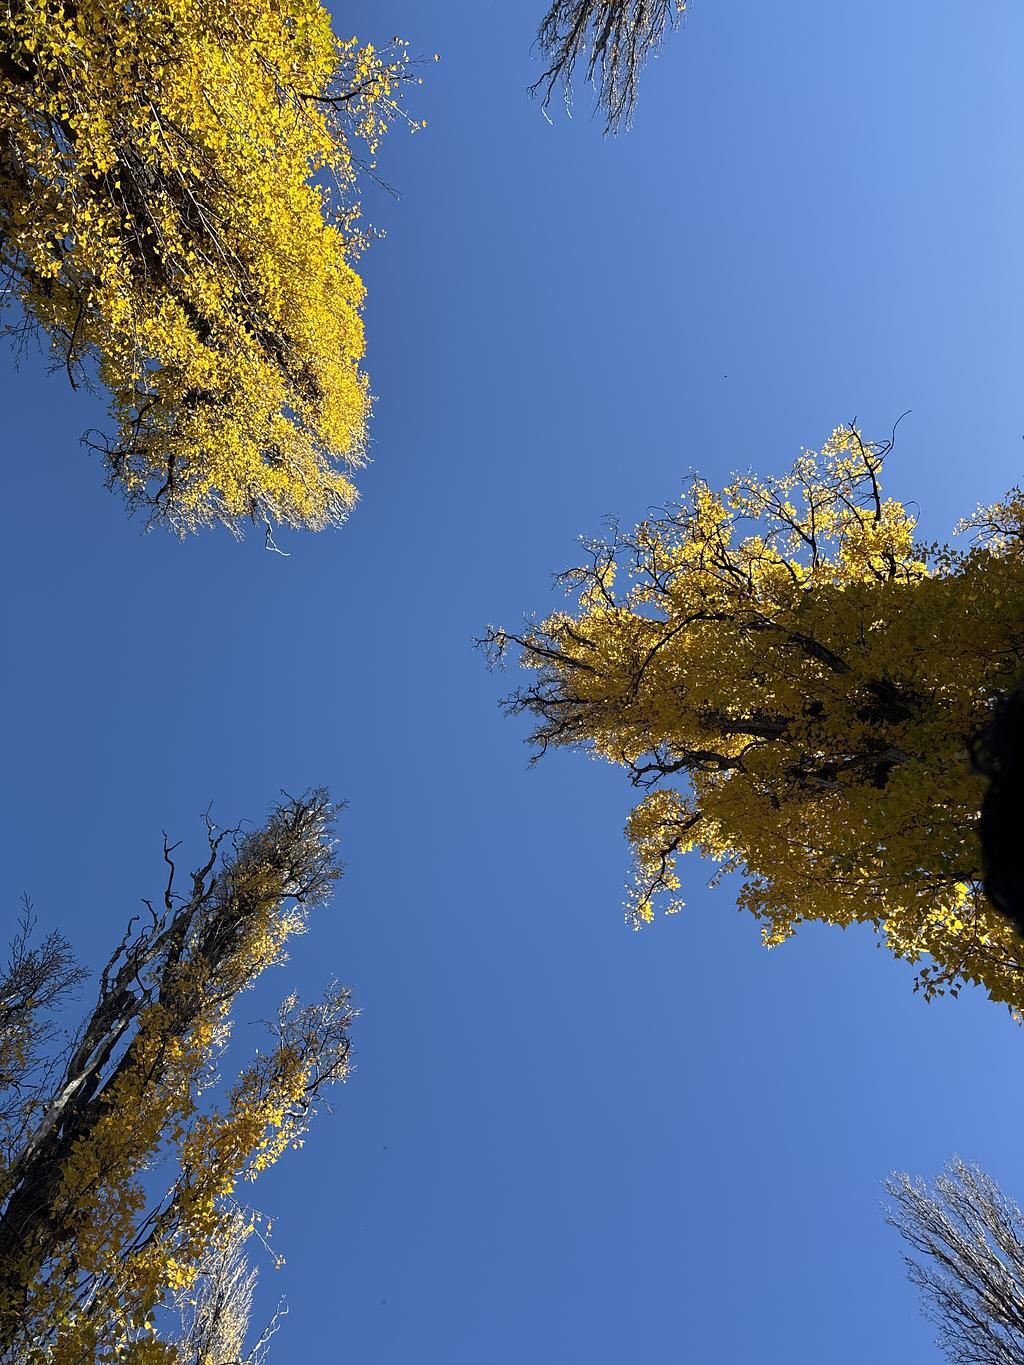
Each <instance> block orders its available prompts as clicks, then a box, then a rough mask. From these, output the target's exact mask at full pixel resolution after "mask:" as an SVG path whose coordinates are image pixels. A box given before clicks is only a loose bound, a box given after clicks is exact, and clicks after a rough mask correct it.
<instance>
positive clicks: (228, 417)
mask: <svg viewBox="0 0 1024 1365" xmlns="http://www.w3.org/2000/svg"><path fill="white" fill-rule="evenodd" d="M408 79H409V71H408V60H407V53H406V49H405V47H404V45H403V44H401V43H400V42H398V41H397V40H396V41H395V42H393V43H392V44H391V45H389V46H388V47H387V48H386V49H383V50H381V51H378V50H376V49H375V48H374V47H373V46H372V45H371V44H365V45H360V44H359V43H358V42H357V40H356V39H354V38H353V39H346V40H340V39H338V38H337V37H336V36H335V35H334V33H333V31H332V29H331V23H330V18H329V15H328V14H327V11H326V10H325V9H324V8H323V7H322V6H321V5H320V4H319V3H317V0H273V3H269V0H237V2H236V3H232V4H230V5H223V4H219V3H217V2H216V0H153V3H150V4H146V5H133V4H127V3H123V0H33V2H32V3H29V2H28V0H8V3H7V6H6V10H5V12H4V16H3V23H2V25H0V299H5V300H6V302H7V303H8V304H10V305H11V306H12V307H14V308H15V309H16V315H15V316H16V320H15V321H14V322H13V323H11V325H10V330H13V331H15V332H16V333H24V332H26V331H31V330H33V329H35V328H39V329H42V331H43V332H44V333H45V334H47V335H48V336H49V338H50V340H51V342H52V347H53V354H54V357H55V364H56V365H57V366H59V367H62V368H64V369H65V370H66V371H67V374H68V377H69V378H70V380H71V382H72V384H74V385H77V384H78V383H79V382H80V380H82V379H87V380H88V379H98V380H99V381H100V383H101V384H102V385H103V387H104V388H105V389H106V390H107V391H108V392H109V395H110V411H111V418H112V430H110V431H107V432H105V433H90V434H89V435H88V436H87V437H86V442H87V444H90V445H91V446H92V447H93V448H94V449H95V450H98V451H100V452H101V453H102V456H103V458H104V460H105V463H106V468H107V472H108V477H109V481H110V484H111V485H112V486H114V487H116V488H118V489H120V490H121V491H122V492H123V493H124V494H125V495H126V497H127V500H128V504H129V506H130V507H131V508H133V509H134V508H142V509H144V510H145V511H146V512H147V513H148V515H149V516H150V517H151V518H152V519H154V520H159V521H163V522H165V523H168V524H170V525H171V526H172V527H173V528H174V529H175V530H177V531H178V532H179V533H183V532H186V531H190V530H193V529H195V528H196V527H198V526H202V525H210V524H214V523H218V522H219V523H224V524H226V525H228V526H229V527H231V528H232V529H234V530H236V531H237V530H238V529H239V527H240V526H241V525H242V523H243V521H244V519H245V518H253V519H255V520H257V521H259V522H261V523H263V524H265V525H266V526H267V529H268V533H269V530H270V527H271V524H272V523H273V522H283V523H287V524H289V525H293V526H306V527H311V528H314V529H316V528H320V527H323V526H325V525H328V524H332V523H337V522H339V521H341V520H342V519H343V518H344V516H345V514H346V513H347V511H348V509H349V508H350V506H351V504H352V502H353V499H354V496H355V494H354V489H353V485H352V482H351V479H350V477H349V475H350V472H351V470H352V468H353V467H355V466H358V465H359V464H360V463H361V461H362V460H363V459H364V455H365V427H366V418H367V408H368V401H369V399H368V392H367V381H366V377H365V375H364V374H363V373H362V371H361V369H360V362H361V359H362V356H363V350H364V346H363V326H362V319H361V309H362V303H363V285H362V282H361V280H360V278H359V275H358V274H357V273H356V270H355V268H354V265H353V259H354V256H355V254H356V252H357V250H358V248H359V246H360V243H361V236H360V232H359V229H358V227H357V222H356V213H357V206H356V202H355V196H354V191H355V182H356V177H357V172H358V171H359V169H360V167H361V166H363V167H369V166H370V165H371V164H372V158H373V155H374V151H375V148H376V146H377V142H378V139H379V137H380V134H381V132H382V131H383V130H384V128H385V127H386V125H387V124H388V122H389V121H390V120H391V119H393V118H395V117H396V116H398V115H400V112H401V111H400V108H399V103H398V101H399V96H400V93H401V87H402V85H403V83H404V82H405V81H407V80H408Z"/></svg>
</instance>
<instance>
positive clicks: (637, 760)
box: [491, 428, 1024, 1011]
mask: <svg viewBox="0 0 1024 1365" xmlns="http://www.w3.org/2000/svg"><path fill="white" fill-rule="evenodd" d="M889 448H890V447H889V445H888V444H887V445H885V446H876V445H871V444H869V443H867V442H865V441H864V440H863V439H862V438H861V436H860V434H859V433H858V432H857V431H856V430H854V429H847V428H840V429H837V430H836V431H835V432H833V434H832V436H831V437H830V439H829V440H828V442H827V443H826V444H825V446H824V447H823V449H822V450H821V452H820V453H814V452H804V453H803V454H802V455H801V456H800V458H799V459H798V460H797V462H796V464H795V465H794V467H793V470H792V471H791V473H790V474H789V475H787V476H786V477H784V478H781V479H778V478H775V479H773V478H769V479H758V478H755V477H752V476H744V477H738V478H736V479H734V480H733V482H732V483H730V484H729V485H728V487H726V488H725V489H723V490H722V491H720V492H717V491H715V490H713V489H711V488H710V487H709V486H708V485H707V484H706V483H704V482H703V481H702V480H699V479H697V480H694V481H693V483H692V485H691V487H690V488H689V490H688V492H687V495H686V497H685V499H684V500H683V501H682V502H681V503H679V504H678V505H676V506H674V507H673V508H671V509H670V510H669V511H668V512H667V513H666V515H665V516H664V517H663V518H661V519H659V520H657V521H649V522H644V523H643V524H641V525H640V526H639V527H637V528H636V529H635V531H633V532H632V533H630V534H626V535H620V536H618V537H617V538H616V540H615V541H614V543H612V544H604V543H594V544H591V545H589V547H588V548H589V551H590V562H589V563H588V564H586V565H585V566H584V567H582V568H580V569H577V570H573V571H571V572H570V573H568V574H566V575H565V576H564V581H565V583H566V585H567V587H568V588H569V590H570V591H571V592H572V593H573V594H575V596H576V602H577V609H576V610H575V611H574V612H567V611H566V612H557V613H555V614H554V615H552V616H550V617H549V618H548V619H547V620H545V621H543V622H542V623H541V624H540V625H538V626H536V627H533V628H530V629H527V630H526V631H525V632H524V633H523V634H521V635H512V634H509V633H507V632H502V631H494V632H492V634H491V642H492V644H493V645H495V646H496V647H497V648H498V650H499V652H500V651H501V650H503V649H504V648H505V647H506V646H507V645H509V644H513V645H515V646H518V647H519V649H520V651H521V661H522V663H523V664H525V665H526V666H527V667H528V668H531V669H534V670H536V671H537V680H536V682H535V683H534V684H533V685H531V686H529V687H526V688H523V689H522V690H520V691H519V692H518V693H517V694H516V695H515V696H514V697H513V698H512V699H511V702H510V707H511V709H512V710H513V711H514V712H521V711H525V712H528V713H530V714H532V715H533V716H534V717H536V718H537V720H538V724H537V728H536V730H535V732H534V739H535V741H536V742H537V743H538V744H539V745H540V748H541V751H543V749H544V748H546V747H547V746H548V745H569V746H574V745H575V746H584V747H587V748H589V749H590V750H591V751H593V752H595V753H596V754H598V755H599V756H601V757H602V758H605V759H607V760H608V761H610V762H612V763H616V764H620V765H622V766H624V767H625V768H627V769H628V771H629V772H630V774H631V777H632V779H633V782H634V784H635V785H636V786H637V787H639V788H640V789H641V790H646V791H647V792H648V794H647V795H646V796H645V797H644V798H643V800H642V801H641V802H640V804H639V806H638V807H637V808H636V810H635V811H634V812H633V814H632V815H631V817H630V820H629V824H628V827H627V833H628V836H629V839H630V841H631V843H632V845H633V849H634V852H635V857H636V880H635V885H634V888H633V890H632V892H631V893H630V898H629V906H628V908H629V915H630V918H631V919H632V921H633V923H634V924H636V925H639V924H641V923H643V922H645V921H649V920H650V919H651V918H652V917H653V913H654V905H655V903H656V902H657V900H658V898H659V897H662V896H665V897H667V900H668V905H669V908H670V909H673V908H677V907H678V905H679V904H681V902H680V901H678V899H677V898H676V892H677V891H678V889H679V887H680V879H679V874H678V869H677V863H678V859H679V858H680V856H681V855H683V854H685V853H688V852H691V851H693V852H696V853H699V854H703V855H704V856H706V857H709V858H711V859H713V860H715V861H716V862H717V864H718V866H719V869H720V870H722V871H728V870H734V869H735V870H739V871H741V872H742V874H743V883H742V889H741V891H740V896H739V902H740V905H741V906H743V907H744V908H746V909H748V910H750V911H751V912H752V913H753V914H754V915H755V916H757V918H758V919H759V920H760V921H761V924H762V932H763V936H764V939H765V942H766V943H768V944H769V945H771V944H776V943H780V942H782V941H783V940H784V939H785V938H787V937H788V936H789V935H790V934H791V933H792V932H793V931H794V930H795V928H796V927H797V926H798V925H799V924H800V923H801V922H802V921H805V920H818V921H824V922H826V923H830V924H839V925H848V924H852V923H854V922H866V923H868V924H870V925H873V926H874V927H875V929H876V930H879V931H880V932H882V933H883V934H884V938H885V941H886V943H887V944H888V946H889V948H890V949H891V951H892V952H893V953H894V954H896V955H897V956H899V957H902V958H906V959H908V960H910V961H911V962H915V963H916V962H918V961H919V959H921V958H922V957H925V956H927V957H928V958H929V959H930V961H929V962H928V963H927V964H925V965H923V966H922V967H921V968H920V970H919V976H918V983H919V985H920V986H921V987H922V988H923V989H924V991H925V993H926V994H927V995H929V996H930V995H933V994H936V993H941V992H942V991H944V990H951V991H952V992H953V993H955V992H956V990H957V989H958V988H959V985H960V984H961V983H962V982H964V981H972V982H978V983H980V984H982V985H983V986H984V987H985V988H986V989H987V990H988V992H989V994H990V995H991V996H992V998H994V999H996V1000H1000V1001H1004V1002H1006V1003H1007V1004H1008V1005H1010V1006H1011V1007H1012V1008H1013V1009H1014V1010H1016V1011H1020V1010H1024V973H1022V970H1021V966H1022V964H1021V955H1022V945H1021V943H1020V941H1019V940H1018V938H1017V937H1016V935H1015V933H1014V932H1013V930H1012V929H1011V928H1010V927H1009V925H1008V924H1007V923H1006V922H1005V921H1004V920H1003V919H1002V918H1001V917H1000V916H999V915H998V914H997V913H996V912H995V911H994V910H992V909H991V908H990V907H989V905H988V903H987V902H986V901H985V899H984V897H983V895H982V892H981V885H980V877H981V858H980V847H979V844H978V838H977V834H976V823H977V817H978V812H979V806H980V801H981V794H982V781H981V779H980V777H979V776H978V775H977V774H976V773H975V772H974V771H973V769H972V766H971V761H970V754H969V744H970V739H971V736H973V735H975V734H977V733H978V731H979V730H980V729H981V728H982V727H983V726H984V725H985V723H986V721H987V719H988V717H989V714H990V708H991V705H992V702H993V699H994V698H996V697H998V696H999V695H1001V694H1002V693H1004V692H1005V691H1007V690H1008V689H1009V688H1010V687H1012V686H1013V685H1014V684H1015V683H1016V682H1017V681H1018V678H1019V674H1020V672H1021V664H1022V659H1024V559H1022V556H1021V553H1020V544H1021V539H1020V527H1021V512H1022V509H1024V500H1022V498H1021V495H1020V493H1019V491H1017V490H1015V491H1014V493H1013V494H1011V495H1010V498H1009V499H1008V500H1007V501H1006V502H1005V503H1004V504H1001V505H1000V506H999V507H997V508H993V509H990V511H988V512H984V511H982V512H980V513H979V514H978V515H977V516H976V517H975V518H973V519H972V521H971V522H970V523H969V525H970V526H972V527H974V528H975V529H976V530H978V532H979V533H980V534H979V538H977V539H976V543H975V544H974V545H973V546H971V547H970V548H968V549H966V550H956V549H953V548H950V547H948V546H928V547H926V546H922V545H920V544H918V543H917V542H916V540H915V522H914V517H913V515H912V514H911V512H910V511H909V509H908V508H907V507H905V506H903V505H902V504H900V503H899V502H897V501H894V500H892V499H887V498H885V497H884V496H883V494H882V490H881V487H880V482H879V478H880V472H881V468H882V463H883V460H884V457H885V455H886V453H887V452H888V449H889ZM616 573H617V574H618V577H619V578H620V579H628V582H627V584H626V586H625V587H624V588H623V589H622V590H621V591H619V592H616V591H615V589H614V583H615V581H616ZM673 779H676V780H683V781H684V783H685V785H684V787H683V788H682V790H679V789H677V787H676V786H675V785H674V783H673ZM666 784H667V785H666Z"/></svg>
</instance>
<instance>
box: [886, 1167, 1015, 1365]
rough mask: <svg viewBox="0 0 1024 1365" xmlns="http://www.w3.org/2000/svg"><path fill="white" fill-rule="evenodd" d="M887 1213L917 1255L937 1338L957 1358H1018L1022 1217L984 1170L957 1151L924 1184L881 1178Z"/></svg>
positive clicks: (961, 1362) (998, 1362) (997, 1363)
mask: <svg viewBox="0 0 1024 1365" xmlns="http://www.w3.org/2000/svg"><path fill="white" fill-rule="evenodd" d="M886 1191H887V1193H888V1194H889V1195H890V1197H891V1198H892V1200H893V1203H892V1205H891V1207H890V1208H889V1210H888V1212H887V1217H886V1221H887V1222H889V1223H891V1224H892V1226H893V1227H895V1228H896V1229H897V1230H898V1231H899V1233H900V1235H901V1236H902V1237H903V1238H904V1240H905V1241H906V1242H907V1243H908V1244H909V1245H910V1247H911V1248H912V1250H913V1252H915V1253H916V1254H915V1255H908V1256H907V1257H906V1258H905V1260H906V1264H907V1271H908V1273H909V1276H910V1279H911V1280H912V1281H913V1283H914V1284H916V1285H917V1286H918V1288H919V1289H920V1290H921V1297H922V1305H923V1308H924V1312H925V1314H926V1315H927V1316H928V1317H929V1318H930V1319H931V1320H932V1321H933V1322H934V1323H935V1324H936V1325H937V1326H938V1328H939V1336H938V1339H937V1343H936V1344H937V1345H938V1346H939V1347H940V1348H941V1350H942V1351H943V1352H944V1354H945V1356H946V1358H947V1359H948V1360H951V1361H954V1362H956V1365H1024V1217H1022V1215H1021V1211H1020V1209H1019V1208H1018V1207H1017V1206H1016V1204H1014V1203H1013V1201H1012V1200H1011V1199H1009V1198H1007V1196H1006V1195H1005V1194H1004V1193H1003V1192H1002V1190H1001V1189H1000V1188H999V1186H998V1185H997V1184H996V1182H995V1181H994V1180H993V1179H992V1177H991V1176H990V1175H987V1174H986V1173H985V1172H984V1171H983V1170H981V1169H980V1168H979V1167H977V1166H970V1165H968V1164H967V1163H966V1162H963V1161H961V1160H960V1159H959V1158H958V1157H955V1158H954V1159H953V1160H952V1161H950V1162H949V1163H948V1164H947V1166H946V1169H945V1170H944V1171H943V1173H942V1174H941V1175H940V1176H939V1177H938V1178H937V1179H936V1180H935V1181H934V1183H933V1184H932V1185H931V1186H929V1185H928V1184H927V1183H926V1182H925V1181H923V1180H912V1179H911V1177H910V1176H909V1175H906V1174H894V1175H892V1176H891V1177H890V1178H889V1180H888V1181H886Z"/></svg>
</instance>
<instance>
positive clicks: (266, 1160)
mask: <svg viewBox="0 0 1024 1365" xmlns="http://www.w3.org/2000/svg"><path fill="white" fill-rule="evenodd" d="M334 814H335V811H334V807H333V806H332V805H331V803H330V801H329V799H328V797H327V795H326V793H324V792H322V791H314V792H311V793H309V794H308V795H306V796H304V797H302V798H299V799H295V800H293V799H290V798H289V799H286V800H284V801H282V802H281V803H280V804H279V805H277V806H276V807H275V808H274V809H273V811H272V812H271V814H270V817H269V819H268V820H267V822H266V823H265V824H264V825H263V827H262V828H259V829H255V830H253V831H251V832H249V833H246V834H240V833H239V832H238V831H237V830H221V829H218V828H217V827H216V826H214V825H213V824H212V822H211V821H210V820H209V819H207V833H208V851H207V855H206V857H205V861H204V862H203V864H202V866H201V867H199V868H198V869H197V870H196V871H195V872H193V873H192V875H191V877H190V878H189V879H188V885H187V886H186V887H184V888H182V889H181V890H180V891H179V887H178V879H177V877H176V869H175V860H174V846H171V845H169V844H167V842H166V840H165V842H164V858H165V860H166V864H167V876H166V883H165V887H164V892H163V896H162V900H161V901H160V902H159V903H157V904H153V903H151V902H149V901H145V902H144V904H145V907H146V908H145V912H144V914H142V915H141V916H135V917H134V918H133V919H132V920H131V922H130V923H129V925H128V928H127V930H126V931H125V934H124V937H123V938H122V940H121V942H120V943H119V944H118V945H117V946H116V948H115V949H114V951H113V953H112V955H111V957H110V959H109V961H108V962H107V965H106V966H105V968H104V969H103V972H102V974H101V977H100V982H99V991H98V997H97V1000H96V1003H95V1005H94V1007H93V1008H92V1010H91V1012H89V1013H88V1014H87V1015H86V1017H85V1019H84V1020H83V1021H82V1023H81V1025H80V1026H79V1028H78V1029H77V1030H76V1031H75V1032H74V1034H73V1035H72V1038H71V1041H70V1043H66V1042H65V1040H64V1039H63V1038H62V1037H61V1034H60V1031H59V1029H58V1027H57V1023H58V1022H59V1021H60V1015H59V1013H58V1014H56V1015H55V1011H59V1010H60V1009H61V1008H62V1006H63V1005H64V1004H65V1003H66V1000H67V997H68V995H69V994H70V993H71V992H73V991H74V990H75V989H76V988H77V987H79V986H80V984H81V982H82V980H83V977H84V973H83V972H82V971H81V970H80V969H79V968H78V967H77V966H76V965H75V963H74V960H73V958H72V956H71V951H70V948H69V946H68V944H67V942H66V941H65V940H64V939H63V938H62V937H61V936H60V935H59V934H56V933H52V934H50V935H48V936H47V937H46V938H45V939H44V940H43V941H42V942H41V943H39V944H34V943H33V942H32V936H31V928H32V926H31V922H30V921H28V920H26V921H24V922H23V925H22V929H21V931H20V932H19V934H18V936H17V937H16V939H15V941H14V943H13V944H12V948H11V955H10V959H9V962H8V965H7V969H6V971H5V972H3V973H0V1360H2V1361H4V1362H11V1363H12V1365H13V1362H19V1363H21V1365H25V1363H26V1362H38V1365H43V1362H46V1363H47V1365H82V1362H91V1361H99V1360H119V1361H126V1362H135V1363H136V1365H141V1362H157V1361H163V1362H171V1361H176V1360H179V1359H181V1360H189V1359H191V1360H193V1361H195V1360H203V1361H207V1360H209V1361H212V1362H213V1365H227V1361H229V1360H230V1359H232V1358H235V1359H239V1358H240V1357H241V1352H240V1343H241V1338H242V1337H243V1336H244V1333H245V1328H246V1325H247V1320H248V1308H249V1301H250V1300H251V1291H252V1275H251V1273H249V1272H248V1271H247V1270H246V1269H245V1266H244V1258H243V1255H242V1249H243V1247H244V1242H245V1238H246V1236H247V1234H248V1232H249V1231H250V1229H251V1219H250V1215H248V1214H247V1213H246V1211H245V1209H244V1207H243V1206H242V1205H241V1204H239V1203H238V1201H237V1199H236V1198H234V1197H233V1196H234V1192H235V1190H236V1187H237V1186H238V1184H239V1182H240V1181H244V1180H250V1179H253V1178H254V1177H255V1176H257V1175H258V1174H259V1172H260V1171H262V1170H264V1169H265V1168H266V1167H267V1166H269V1165H270V1164H271V1163H272V1162H274V1161H276V1160H277V1158H278V1157H279V1156H280V1155H281V1153H282V1152H284V1151H285V1149H286V1148H287V1147H289V1146H292V1145H295V1144H297V1143H298V1142H299V1141H300V1140H301V1137H302V1134H303V1132H304V1131H305V1129H306V1127H307V1124H308V1122H309V1120H310V1117H311V1116H312V1115H313V1114H314V1113H315V1111H316V1108H317V1105H318V1102H319V1100H320V1098H321V1095H322V1092H323V1090H324V1088H325V1086H327V1085H328V1084H329V1083H330V1082H332V1081H337V1080H340V1079H343V1078H344V1076H345V1074H346V1070H347V1066H348V1055H349V1026H350V1024H351V1022H352V1019H353V1012H352V1008H351V1005H350V1000H349V993H348V991H347V990H345V989H344V988H343V987H341V986H338V985H332V986H330V987H329V988H328V989H327V991H326V992H325V994H324V996H323V998H322V1000H321V1001H320V1002H318V1003H317V1004H314V1005H301V1004H300V1003H299V1001H298V1000H297V999H296V998H295V997H294V996H290V997H289V998H288V999H286V1000H285V1002H284V1004H283V1005H282V1006H281V1008H280V1011H279V1013H278V1016H277V1018H276V1020H275V1021H274V1022H273V1023H272V1025H271V1034H272V1037H271V1041H270V1045H269V1046H268V1047H266V1048H261V1049H257V1050H255V1052H254V1054H253V1056H252V1060H251V1061H249V1062H248V1064H246V1065H244V1066H243V1067H242V1069H241V1070H240V1071H239V1072H238V1074H237V1075H236V1076H235V1079H234V1081H233V1082H232V1083H231V1084H230V1085H227V1086H222V1085H220V1084H219V1083H218V1077H217V1074H216V1073H217V1062H218V1058H219V1057H220V1055H221V1054H222V1053H223V1050H224V1048H225V1046H226V1044H227V1041H228V1036H229V1031H230V1010H231V1007H232V1004H233V1003H234V1002H235V1000H236V999H237V998H238V996H239V995H240V994H241V993H242V992H243V991H245V990H246V989H248V988H249V987H250V986H251V985H252V984H253V983H254V982H255V981H256V979H257V978H258V977H259V976H260V974H261V973H262V972H263V971H264V970H265V969H266V968H267V967H269V966H271V965H273V964H275V963H279V962H281V961H282V960H283V958H284V955H285V948H286V944H287V942H288V940H289V938H291V937H292V936H293V935H295V934H297V933H301V932H302V930H303V928H304V926H305V921H306V915H307V912H308V910H309V909H310V908H312V907H314V906H316V905H319V904H321V903H323V902H324V901H325V900H326V899H327V897H328V895H329V893H330V891H331V888H332V886H333V884H334V882H335V880H336V879H337V877H338V875H339V874H338V868H337V864H336V862H335V859H334V854H333V844H332V829H333V820H334ZM55 1021H56V1022H55ZM162 1308H163V1309H166V1310H171V1309H175V1308H177V1309H183V1310H184V1318H185V1322H184V1324H183V1325H177V1326H176V1325H175V1324H174V1323H173V1322H169V1321H168V1318H169V1312H162V1311H161V1309H162ZM214 1341H217V1342H220V1343H221V1345H222V1346H225V1343H227V1344H228V1345H230V1344H233V1351H232V1352H229V1354H228V1355H225V1356H224V1357H223V1360H221V1359H220V1358H219V1357H218V1359H217V1360H216V1361H214V1360H213V1356H212V1355H211V1354H210V1350H209V1349H208V1348H209V1345H210V1343H211V1342H214ZM176 1342H177V1343H179V1344H180V1343H185V1344H186V1345H187V1347H188V1349H187V1350H185V1349H182V1350H181V1351H179V1347H178V1345H176V1344H175V1343H176ZM203 1343H206V1345H205V1346H204V1345H203ZM225 1348H226V1347H225Z"/></svg>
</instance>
